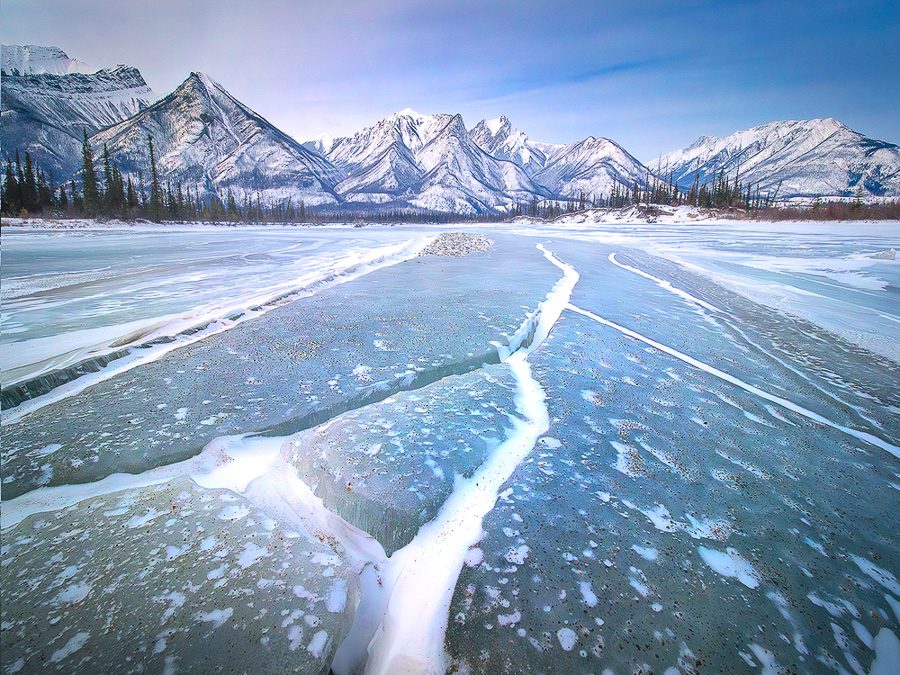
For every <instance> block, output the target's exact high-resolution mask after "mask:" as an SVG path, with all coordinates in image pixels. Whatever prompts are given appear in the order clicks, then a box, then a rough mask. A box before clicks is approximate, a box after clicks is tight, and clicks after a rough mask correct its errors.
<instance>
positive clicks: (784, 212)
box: [0, 132, 900, 223]
mask: <svg viewBox="0 0 900 675" xmlns="http://www.w3.org/2000/svg"><path fill="white" fill-rule="evenodd" d="M146 150H147V159H148V165H149V168H150V175H149V176H147V177H146V179H145V177H144V175H143V174H142V172H140V171H138V173H137V176H136V177H133V176H127V177H126V176H125V175H124V174H123V173H122V172H121V171H120V170H119V168H118V167H117V166H116V164H115V162H114V161H113V160H112V159H111V158H110V155H109V150H108V148H107V147H106V144H104V145H103V152H102V153H101V155H100V162H99V164H100V167H99V169H98V168H97V167H96V166H95V162H94V151H93V148H92V147H91V143H90V141H89V139H88V136H87V132H84V137H83V141H82V152H81V160H82V161H81V164H82V166H81V170H80V171H79V173H78V175H79V177H80V179H81V185H80V186H79V185H78V184H77V183H76V181H75V179H71V180H69V181H67V182H64V183H62V184H60V185H59V186H56V185H54V182H53V175H52V173H50V172H45V171H44V170H43V169H42V168H41V167H40V166H38V165H37V164H36V163H35V162H34V160H33V158H32V157H31V154H30V153H29V152H28V151H25V152H24V161H23V159H22V158H21V157H20V153H19V151H18V150H17V151H16V152H15V161H13V160H12V159H8V160H7V162H6V169H5V175H4V179H3V182H2V209H0V210H2V213H3V214H5V215H8V216H30V215H43V216H51V217H62V218H120V219H124V220H135V219H145V220H150V221H153V222H163V221H175V222H191V221H204V222H259V223H264V222H287V223H293V222H311V223H325V222H410V223H413V222H441V223H444V222H453V221H457V222H458V221H466V220H476V221H490V220H496V219H497V217H498V216H497V214H493V213H489V214H480V215H470V216H465V215H461V214H453V213H432V212H423V211H421V210H416V209H408V208H396V209H391V210H387V211H384V210H381V211H377V212H373V213H363V212H360V211H351V212H341V211H339V210H337V209H333V208H331V209H324V210H321V211H315V210H313V209H310V208H308V207H307V206H306V205H305V204H304V203H303V201H302V200H301V201H300V202H299V203H298V204H296V205H295V204H294V203H293V201H292V200H291V199H290V198H287V199H284V200H282V201H280V202H278V203H276V204H268V205H264V204H263V203H262V200H261V198H260V195H259V194H258V193H257V195H256V197H255V199H254V198H253V197H252V196H250V195H249V193H246V192H245V193H244V196H243V197H242V199H240V200H238V199H237V198H236V197H235V195H234V192H233V190H232V189H231V188H229V189H228V191H227V192H226V194H225V198H224V200H223V199H221V198H220V197H219V196H218V195H216V194H215V193H209V194H205V195H201V194H200V191H199V189H198V188H197V186H196V185H194V186H193V188H192V187H191V186H185V185H183V184H182V182H181V181H180V180H176V181H175V182H174V184H173V183H172V181H166V182H165V185H163V183H162V181H161V180H160V177H159V172H158V170H157V162H156V149H155V147H154V145H153V138H152V137H151V136H149V135H148V136H147V146H146ZM711 175H712V179H711V180H707V181H706V182H704V183H703V184H701V182H700V175H699V172H698V173H697V174H695V176H694V181H693V184H692V185H691V187H690V189H688V190H684V189H683V188H681V187H680V186H679V185H678V184H677V183H676V182H675V179H674V176H673V175H672V172H671V171H667V172H665V173H664V176H665V177H663V178H661V177H659V176H656V175H654V174H651V173H649V172H648V173H647V175H646V177H645V179H644V181H643V183H640V182H639V181H638V180H637V179H635V180H634V181H633V182H632V183H631V185H630V186H629V185H627V184H625V183H622V182H619V181H614V182H613V188H612V190H611V191H610V193H609V194H606V195H599V196H594V195H588V194H586V193H585V192H580V193H579V194H578V195H574V196H571V197H569V198H557V199H541V200H539V199H538V198H536V197H535V198H534V199H532V201H531V202H530V203H522V202H520V203H516V204H514V205H513V206H512V208H511V209H510V210H509V211H508V212H507V213H506V214H505V216H506V217H507V218H515V217H517V216H523V215H528V216H532V217H536V218H543V219H552V218H556V217H558V216H560V215H563V214H565V213H576V212H578V211H584V210H586V209H593V208H625V207H629V206H640V205H644V206H651V205H664V206H682V205H688V206H693V207H697V208H727V209H742V210H746V211H748V212H752V214H753V215H754V216H755V217H757V218H772V219H785V218H822V219H863V218H876V219H882V218H896V217H897V215H898V210H900V205H898V203H897V202H889V203H885V204H865V203H864V201H863V192H862V185H857V188H856V193H855V196H854V198H853V200H852V201H851V202H849V203H847V202H829V203H824V202H823V201H822V200H821V199H819V198H817V199H815V200H813V202H812V204H811V205H810V206H809V207H797V206H794V207H789V206H784V205H780V206H779V205H778V203H777V198H778V192H779V190H780V187H781V186H780V184H779V185H778V186H777V187H776V189H775V191H774V192H771V193H769V192H766V193H763V192H762V190H761V187H760V185H759V184H756V185H755V186H754V185H750V184H747V183H744V182H742V181H741V178H740V167H738V170H737V172H736V173H735V176H734V178H729V177H728V176H727V174H726V172H725V170H724V169H719V170H718V171H714V172H712V174H711Z"/></svg>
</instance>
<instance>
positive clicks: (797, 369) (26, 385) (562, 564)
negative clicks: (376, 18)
mask: <svg viewBox="0 0 900 675" xmlns="http://www.w3.org/2000/svg"><path fill="white" fill-rule="evenodd" d="M459 229H462V230H465V231H471V232H477V233H478V234H480V235H483V236H486V237H488V238H489V239H491V240H492V242H493V248H492V249H491V250H489V251H486V252H479V253H473V254H470V255H466V256H462V257H445V256H433V255H428V256H418V255H417V254H418V253H419V252H420V251H421V250H422V249H423V247H424V246H426V245H427V244H428V243H429V242H431V241H432V240H433V239H434V237H435V236H437V235H439V234H440V233H441V232H444V231H446V230H454V231H455V230H459ZM4 235H6V236H5V238H4V250H3V266H2V282H3V295H2V301H3V302H2V304H3V307H2V341H3V356H2V359H3V362H2V367H3V389H4V407H5V409H4V412H3V427H2V430H3V438H2V441H3V455H2V469H3V471H2V476H3V478H2V481H3V484H2V487H3V495H4V501H3V509H2V528H3V529H2V533H3V552H2V556H3V565H4V575H3V581H2V584H3V586H2V590H3V597H4V603H3V607H2V620H3V628H2V630H3V641H4V649H3V655H2V664H3V669H4V671H5V672H34V671H37V670H39V669H40V668H41V667H43V665H44V664H46V663H51V664H56V666H57V667H59V668H60V669H64V670H66V671H67V672H97V671H98V670H101V669H106V670H110V669H111V670H114V671H119V670H126V669H128V668H133V669H135V670H137V669H143V670H149V671H163V670H166V671H170V672H172V671H176V670H178V669H190V668H194V669H197V668H202V669H205V670H214V669H216V668H224V669H231V670H254V671H262V672H284V671H301V672H328V670H329V668H331V669H332V670H333V671H334V672H336V673H353V672H371V673H393V672H403V671H406V672H442V671H445V670H449V671H453V672H547V671H550V670H553V671H559V672H601V671H603V672H607V671H609V672H616V673H630V672H635V671H637V670H640V669H642V670H643V672H659V673H662V672H666V673H674V672H681V673H689V672H760V671H761V672H767V673H775V672H836V673H851V672H852V673H861V674H862V673H888V672H897V669H898V668H900V640H898V636H900V582H898V576H900V546H898V530H897V513H898V508H900V393H898V392H900V386H898V385H900V377H898V370H900V365H898V363H900V261H898V260H896V259H895V258H894V257H893V256H892V254H891V253H890V251H891V249H898V248H900V225H898V224H896V223H888V224H870V223H803V224H797V223H776V224H768V223H731V224H729V223H720V224H703V225H700V224H693V225H662V224H660V225H625V224H620V225H592V224H589V223H574V222H569V223H566V224H555V225H522V224H517V225H504V226H500V225H481V226H470V225H466V226H459V225H458V226H456V227H448V228H436V227H413V226H409V227H406V226H404V227H393V228H389V227H371V228H362V229H356V228H281V227H277V228H274V227H273V228H246V229H245V228H203V229H190V228H165V229H162V230H159V231H154V230H151V229H149V228H143V229H127V228H126V229H119V230H108V231H107V230H104V231H99V230H98V231H75V232H60V231H27V230H11V229H7V231H5V232H4ZM126 664H128V667H127V668H126V667H125V665H126ZM670 669H675V670H670Z"/></svg>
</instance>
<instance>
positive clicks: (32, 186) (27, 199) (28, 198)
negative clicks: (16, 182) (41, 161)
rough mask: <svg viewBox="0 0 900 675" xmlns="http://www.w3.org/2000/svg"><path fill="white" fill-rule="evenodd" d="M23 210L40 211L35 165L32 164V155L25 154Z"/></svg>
mask: <svg viewBox="0 0 900 675" xmlns="http://www.w3.org/2000/svg"><path fill="white" fill-rule="evenodd" d="M22 208H24V209H25V210H26V211H30V212H33V211H37V210H38V190H37V180H36V179H35V176H34V165H33V164H32V163H31V154H30V153H29V152H28V151H26V152H25V170H24V174H23V181H22Z"/></svg>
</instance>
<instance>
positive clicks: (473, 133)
mask: <svg viewBox="0 0 900 675" xmlns="http://www.w3.org/2000/svg"><path fill="white" fill-rule="evenodd" d="M469 138H471V139H472V140H473V141H474V142H475V143H476V144H477V145H478V147H480V148H481V149H482V150H484V151H485V152H486V153H488V154H489V155H493V156H494V157H496V158H498V159H506V160H509V161H511V162H515V163H516V164H518V165H519V166H521V167H522V168H523V169H525V171H526V172H527V173H528V175H530V176H533V175H534V174H535V173H537V172H538V171H540V170H541V169H542V168H544V164H546V163H547V154H548V151H549V152H552V151H554V150H556V149H558V148H559V147H561V146H553V145H549V144H547V143H535V142H533V141H532V140H530V139H529V138H528V136H527V135H526V134H525V132H524V131H521V130H519V129H517V128H515V127H514V126H513V125H512V124H511V123H510V121H509V118H507V117H506V115H501V116H500V117H497V118H494V119H490V120H481V121H480V122H479V123H478V124H476V125H475V126H474V127H472V129H470V130H469Z"/></svg>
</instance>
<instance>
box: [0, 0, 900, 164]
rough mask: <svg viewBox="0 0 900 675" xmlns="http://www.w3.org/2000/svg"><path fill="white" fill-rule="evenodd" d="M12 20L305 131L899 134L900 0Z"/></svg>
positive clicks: (95, 10)
mask: <svg viewBox="0 0 900 675" xmlns="http://www.w3.org/2000/svg"><path fill="white" fill-rule="evenodd" d="M0 39H2V42H3V44H41V45H54V46H58V47H60V48H62V49H63V50H64V51H65V52H66V53H67V54H68V55H69V56H70V57H72V58H76V59H78V60H81V61H84V62H86V63H89V64H91V65H93V66H96V67H102V66H111V65H115V64H118V63H126V64H128V65H133V66H136V67H137V68H139V69H140V71H141V73H142V74H143V75H144V78H145V79H146V80H147V82H148V84H149V85H150V86H151V87H152V88H153V89H154V90H155V91H156V92H157V93H158V94H160V95H162V94H165V93H168V92H169V91H171V90H173V89H174V88H175V87H177V86H178V84H179V83H181V82H182V81H183V80H184V79H185V78H186V77H187V76H188V75H189V73H190V72H192V71H201V72H205V73H207V74H208V75H210V76H211V77H212V78H213V79H215V80H216V81H218V82H219V83H220V84H222V85H223V86H224V87H225V88H226V89H228V90H229V91H230V92H231V93H232V94H233V95H235V96H236V97H237V98H238V99H240V100H241V101H242V102H244V103H245V104H247V105H248V106H249V107H251V108H253V109H254V110H255V111H257V112H258V113H260V114H261V115H263V116H264V117H266V118H267V119H269V121H271V122H272V123H274V124H275V125H276V126H278V127H280V128H281V129H282V130H284V131H285V132H287V133H288V134H290V135H292V136H294V137H295V138H298V139H301V140H304V139H307V138H312V137H315V136H318V135H319V134H322V133H328V134H332V135H335V136H339V135H344V134H349V133H353V132H354V131H356V130H358V129H360V128H362V127H364V126H367V125H369V124H371V123H372V122H374V121H376V120H378V119H381V118H383V117H385V116H387V115H388V114H390V113H392V112H396V111H398V110H401V109H403V108H406V107H411V108H414V109H415V110H418V111H419V112H423V113H435V112H453V113H456V112H459V113H462V115H463V118H464V119H465V121H466V124H467V126H469V127H472V126H474V125H475V124H476V123H477V122H478V121H479V120H480V119H482V118H492V117H497V116H499V115H501V114H505V115H507V117H509V118H510V120H511V121H512V123H513V124H514V125H515V126H517V127H519V128H520V129H522V130H523V131H525V132H526V133H527V134H528V135H529V137H531V138H532V139H535V140H539V141H544V142H551V143H564V142H573V141H578V140H581V139H583V138H585V137H586V136H589V135H593V136H605V137H608V138H611V139H613V140H615V141H617V142H618V143H620V144H621V145H622V146H624V147H625V148H626V149H627V150H628V151H629V152H631V154H633V155H634V156H636V157H637V158H638V159H640V160H642V161H649V160H650V159H652V158H654V157H656V156H658V155H660V154H662V153H664V152H668V151H670V150H673V149H676V148H679V147H683V146H685V145H688V144H689V143H691V142H693V141H694V140H695V139H696V138H697V137H698V136H701V135H725V134H728V133H731V132H733V131H736V130H738V129H744V128H747V127H750V126H754V125H757V124H762V123H765V122H769V121H773V120H778V119H806V118H812V117H834V118H836V119H839V120H840V121H842V122H844V123H845V124H847V125H848V126H850V127H852V128H854V129H856V130H857V131H860V132H862V133H864V134H867V135H869V136H872V137H875V138H878V139H881V140H886V141H890V142H894V143H900V112H898V111H900V2H898V1H897V0H892V1H883V0H855V1H853V2H842V1H834V0H817V1H806V0H801V1H790V0H780V1H777V2H776V1H773V2H769V1H759V2H750V1H743V0H665V1H663V0H642V1H641V2H632V1H629V0H618V1H617V2H606V1H604V0H593V1H591V0H582V1H577V2H575V1H571V2H565V1H559V0H556V1H551V0H546V1H544V2H534V1H532V0H518V1H515V2H491V1H490V0H458V1H457V2H446V1H444V0H424V1H413V0H385V1H383V2H378V1H376V0H361V1H357V0H346V1H342V0H326V1H319V0H304V1H302V2H287V1H281V2H276V1H274V0H253V1H251V2H248V1H247V0H239V1H232V0H214V1H213V0H192V1H190V2H183V1H180V0H152V1H148V0H130V1H128V2H122V0H78V2H72V1H71V0H3V3H2V5H0Z"/></svg>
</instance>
